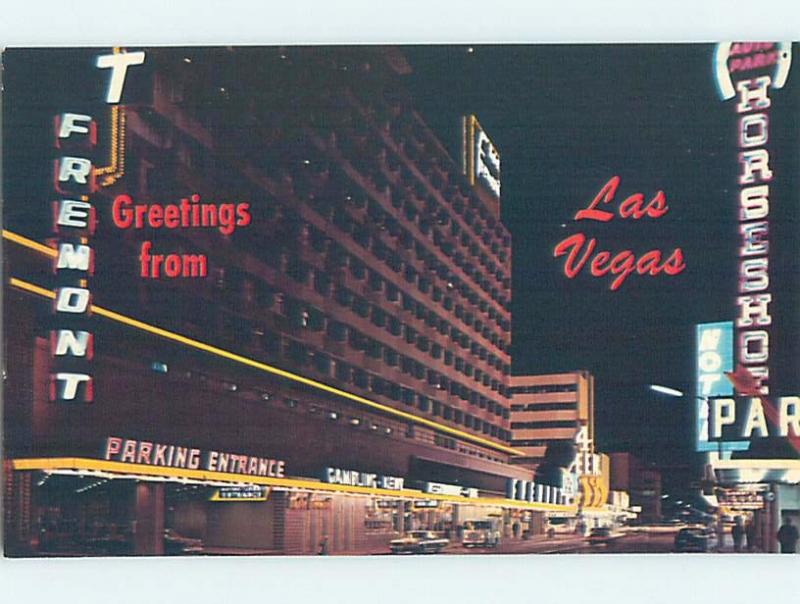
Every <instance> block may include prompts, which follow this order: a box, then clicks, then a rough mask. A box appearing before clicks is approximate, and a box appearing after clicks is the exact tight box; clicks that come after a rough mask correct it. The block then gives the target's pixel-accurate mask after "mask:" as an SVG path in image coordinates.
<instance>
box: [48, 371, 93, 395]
mask: <svg viewBox="0 0 800 604" xmlns="http://www.w3.org/2000/svg"><path fill="white" fill-rule="evenodd" d="M55 378H56V380H57V381H58V382H59V383H60V384H61V385H62V387H61V388H60V391H59V397H58V398H60V399H62V400H65V401H72V400H75V398H76V397H77V396H78V387H79V386H80V385H81V384H83V383H87V384H88V383H89V382H91V380H92V377H91V376H89V375H86V374H85V373H57V374H56V375H55Z"/></svg>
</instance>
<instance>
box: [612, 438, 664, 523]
mask: <svg viewBox="0 0 800 604" xmlns="http://www.w3.org/2000/svg"><path fill="white" fill-rule="evenodd" d="M609 457H610V458H611V489H612V490H615V491H627V492H628V493H629V494H630V503H631V506H641V508H642V511H641V512H640V514H639V519H640V520H641V521H642V522H657V521H659V520H661V472H659V471H658V470H654V469H652V468H648V467H646V466H645V464H644V463H643V462H642V461H641V460H640V459H639V458H638V457H636V456H635V455H632V454H631V453H609Z"/></svg>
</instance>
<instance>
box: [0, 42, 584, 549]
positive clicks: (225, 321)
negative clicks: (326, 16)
mask: <svg viewBox="0 0 800 604" xmlns="http://www.w3.org/2000/svg"><path fill="white" fill-rule="evenodd" d="M49 52H50V53H51V54H50V55H49V56H48V55H47V53H44V54H42V53H39V52H36V51H23V50H20V51H16V52H9V53H8V54H7V55H6V65H5V68H6V79H5V86H6V92H7V99H9V100H8V102H7V103H6V104H5V126H6V139H5V142H6V154H5V155H6V158H7V159H6V161H7V164H6V170H5V172H6V174H7V175H8V176H7V179H6V187H5V197H6V204H5V205H6V214H5V229H6V230H5V231H4V248H5V252H4V257H5V262H6V264H5V275H6V279H5V282H4V287H5V311H4V318H5V333H6V351H5V352H6V359H7V363H6V370H7V379H6V385H5V408H4V421H5V442H4V453H5V460H6V463H5V481H6V483H5V484H6V488H5V496H6V506H5V508H6V518H5V520H6V525H5V526H6V531H5V534H6V548H7V551H8V552H9V553H10V554H12V555H37V554H43V553H59V552H60V553H65V554H66V553H84V554H86V553H90V554H91V553H98V554H104V553H136V554H161V553H165V551H166V552H167V553H169V551H170V550H178V551H187V550H189V549H192V548H193V547H196V548H202V549H203V551H206V552H215V551H216V552H225V553H229V552H246V553H266V552H281V553H316V552H317V551H318V550H319V549H320V548H322V549H324V550H325V551H330V552H332V553H333V552H366V551H370V550H371V549H375V548H378V549H380V548H382V547H386V545H387V544H388V541H389V540H390V539H391V538H392V537H396V536H397V535H398V534H402V533H403V532H405V531H407V530H409V529H411V528H430V529H436V530H440V531H444V532H446V533H447V534H449V535H451V538H455V537H457V535H458V534H459V532H460V530H461V529H462V528H463V526H464V524H465V523H466V522H469V521H470V520H485V519H488V518H493V519H495V520H493V522H496V523H498V524H499V525H500V526H501V527H502V530H503V531H504V533H505V534H506V535H508V536H510V537H515V536H519V535H521V534H523V533H524V532H525V531H526V530H533V529H532V527H533V526H534V525H536V526H542V522H541V515H543V514H568V513H572V511H573V508H572V507H571V506H570V505H565V500H564V499H563V498H561V497H559V496H557V495H556V492H555V490H553V492H552V494H551V495H550V496H549V497H548V499H547V501H541V500H540V501H531V500H530V499H529V500H527V501H520V500H510V499H506V495H505V493H506V485H507V483H508V481H509V480H522V481H531V480H533V474H532V472H531V470H530V468H527V467H525V466H521V465H516V464H513V463H511V461H512V459H514V458H516V457H519V456H520V455H527V454H526V453H525V452H524V451H525V449H523V448H520V447H516V446H515V445H514V444H513V442H512V425H511V422H512V421H513V419H512V418H513V414H512V411H511V399H510V390H509V379H510V367H511V359H510V356H509V347H510V339H511V332H510V330H511V315H510V302H511V237H510V234H509V232H508V230H507V229H506V227H505V226H504V225H503V224H502V222H501V221H500V216H499V210H500V205H499V204H500V200H499V171H495V170H494V169H488V168H486V166H484V169H483V171H482V168H481V162H484V163H485V162H487V161H489V162H496V163H497V167H499V159H498V158H497V157H496V151H495V150H494V148H493V146H492V145H491V142H489V141H488V138H487V137H486V135H485V133H484V132H483V131H482V130H480V126H479V125H478V124H477V120H475V119H474V117H471V116H468V117H467V118H465V120H464V128H465V132H464V138H465V153H464V155H465V157H464V161H463V164H466V165H462V163H461V162H458V161H456V160H454V159H453V158H452V157H451V155H450V154H449V153H448V152H447V151H446V150H445V148H444V147H443V146H442V144H441V143H440V142H439V141H438V140H437V138H436V137H435V136H434V134H433V133H432V131H431V130H430V129H429V128H428V127H427V126H426V124H425V122H424V120H423V119H422V118H421V116H420V115H419V114H418V113H417V112H416V111H415V110H414V108H413V104H412V102H411V99H410V97H409V95H408V93H407V92H406V89H405V85H404V82H403V77H404V75H407V74H408V73H409V70H410V66H409V64H408V63H407V62H406V60H405V59H404V57H403V55H402V53H401V52H399V51H397V50H394V49H376V48H369V47H366V48H358V49H350V48H338V49H331V48H324V49H322V48H317V49H311V48H288V49H287V48H242V49H229V48H219V49H203V50H199V49H198V50H191V49H190V50H187V49H166V48H164V49H154V50H148V51H144V54H143V55H142V59H141V61H139V62H136V61H133V60H131V61H130V62H129V64H128V65H127V67H126V70H125V73H124V75H125V77H124V88H122V89H121V90H122V92H121V93H120V91H119V90H117V92H118V93H120V94H121V99H117V102H116V103H107V102H106V101H107V98H106V86H107V83H108V80H109V76H112V74H111V71H112V70H110V69H106V70H105V71H104V70H102V69H97V67H98V66H99V65H101V63H102V61H106V64H107V65H111V64H112V63H113V61H115V60H117V59H114V58H113V56H115V55H125V54H127V53H129V52H132V51H130V50H129V51H119V50H115V51H114V53H111V52H110V51H100V50H98V49H94V50H79V49H75V50H72V51H49ZM98 55H107V56H112V58H111V59H104V60H98V59H97V56H98ZM137 60H138V59H137ZM53 61H55V67H57V68H58V69H56V68H55V67H54V63H53ZM114 74H116V70H114ZM68 75H69V77H70V78H71V81H72V83H73V86H70V87H69V88H68V89H64V88H63V86H61V87H60V84H61V83H63V81H62V80H63V78H64V77H67V76H68ZM32 76H35V77H32ZM113 79H114V78H113V77H111V80H112V85H111V86H110V87H109V88H108V99H110V98H111V97H112V93H113V92H114V90H113ZM34 82H35V83H36V85H35V86H34ZM48 87H50V88H49V89H50V91H51V92H50V93H48V94H47V95H44V97H43V96H42V95H41V90H42V89H44V88H48ZM56 91H57V93H56ZM76 115H77V116H78V117H75V116H76ZM70 116H71V117H70ZM54 117H56V128H55V132H54V126H53V118H54ZM454 117H456V118H457V116H454ZM81 120H84V121H81ZM89 120H91V125H90V126H89V124H90V121H89ZM65 123H67V124H71V125H72V126H67V127H66V130H65V126H64V124H65ZM76 124H77V126H76ZM81 124H83V125H86V127H85V128H83V129H81V128H80V126H81ZM76 128H78V129H76ZM65 132H66V135H67V137H69V136H70V135H71V134H72V133H73V132H79V133H80V134H84V135H85V136H87V137H88V138H90V139H91V140H90V141H89V142H90V143H91V145H90V146H93V147H95V151H94V153H95V156H94V160H93V168H92V174H91V175H92V178H91V183H90V186H89V188H88V189H87V191H86V193H87V195H84V196H81V197H80V199H81V200H83V201H82V202H78V201H76V200H73V201H71V202H70V203H72V204H73V205H72V206H70V207H73V208H74V207H77V206H75V205H74V204H76V203H88V204H91V206H92V209H91V210H90V211H88V212H87V214H86V215H87V216H91V218H96V224H93V225H92V227H88V228H87V229H86V232H81V233H78V235H79V236H80V237H79V239H80V241H78V239H75V240H74V241H75V245H89V246H91V250H92V263H91V267H90V268H91V270H88V269H87V274H86V277H87V278H85V279H84V278H82V279H78V280H75V281H74V283H73V284H72V285H73V286H74V287H76V288H78V289H80V288H83V289H86V290H87V291H90V293H91V306H90V307H89V308H88V309H87V312H86V313H85V316H81V317H80V318H81V319H82V320H84V321H85V322H84V323H82V327H81V329H84V330H85V331H81V332H76V331H73V332H71V333H73V334H75V333H79V334H82V333H87V334H89V333H90V340H84V342H86V341H90V342H91V343H90V345H89V354H88V355H86V354H84V355H83V357H82V359H80V360H81V361H82V362H83V361H88V365H87V366H88V369H86V368H85V367H84V369H82V370H81V371H85V373H80V374H79V375H81V376H84V375H85V376H86V380H84V381H73V382H70V381H69V379H74V380H78V378H67V377H64V376H65V375H78V374H75V373H72V374H69V371H75V370H74V369H70V368H69V366H67V369H64V367H65V365H64V363H67V365H69V361H70V360H69V359H67V360H64V358H63V357H64V356H65V353H74V352H75V351H76V350H78V351H79V350H80V348H81V347H80V345H79V344H78V340H74V341H71V342H70V341H65V342H66V343H65V344H64V345H63V346H62V345H61V344H62V342H61V340H60V339H59V338H62V337H66V336H65V335H64V334H62V333H61V332H60V331H59V330H60V329H61V328H62V327H70V326H71V325H72V324H70V323H69V321H66V319H64V317H63V316H62V315H59V313H58V312H54V305H53V300H52V298H53V297H56V298H57V301H56V304H55V309H56V311H59V310H63V308H62V304H61V303H60V302H59V301H58V300H60V299H61V295H62V294H63V292H62V291H61V290H60V289H59V288H58V287H59V285H63V283H62V282H60V281H59V275H60V274H61V273H62V272H63V271H62V269H63V268H64V267H63V266H61V260H60V255H61V254H62V251H63V250H62V248H61V247H59V246H60V244H59V241H65V240H68V238H69V236H70V227H71V226H72V225H71V224H69V221H67V223H64V222H63V217H64V216H65V214H64V211H65V210H64V207H65V203H67V202H65V200H64V197H65V194H63V193H62V191H61V190H60V189H59V187H58V186H57V185H58V184H59V182H58V180H56V190H55V191H53V190H52V178H51V177H50V176H49V174H50V171H51V170H52V169H53V168H52V166H53V161H55V162H56V166H57V174H58V166H59V165H60V164H59V162H61V165H63V164H64V162H65V161H72V162H74V161H75V160H74V154H75V153H77V151H76V152H74V153H73V155H71V156H69V158H67V159H66V160H65V157H64V154H65V151H64V149H65V147H66V145H65V144H64V143H65V141H63V140H62V139H61V138H60V137H61V135H63V134H64V133H65ZM54 140H55V143H56V144H55V145H54ZM489 152H491V155H493V157H489V158H488V159H487V157H484V155H487V154H490V153H489ZM71 153H72V152H71ZM70 158H71V159H70ZM75 165H78V164H75ZM490 167H492V168H494V167H495V166H494V164H492V165H491V166H490ZM67 175H68V176H69V171H68V170H67ZM92 185H93V186H92ZM54 199H55V200H56V201H55V207H56V212H55V214H54V213H53V210H52V209H51V205H52V204H51V202H53V200H54ZM59 204H60V205H59ZM59 212H61V213H59ZM74 216H78V214H74ZM91 218H90V219H89V220H90V221H91ZM59 221H61V222H59ZM59 225H60V228H54V227H58V226H59ZM95 226H96V228H93V227H95ZM88 231H91V237H88V236H85V235H88ZM65 238H66V239H65ZM73 249H75V248H73ZM76 262H77V261H76ZM54 265H55V266H56V270H55V272H56V278H55V279H54V276H53V272H54V271H53V267H54ZM76 266H77V264H76ZM87 266H88V265H87ZM67 268H73V267H72V266H69V267H67ZM54 286H55V287H56V289H55V290H54V289H53V288H54ZM62 289H63V288H62ZM79 297H80V296H79V295H78V294H76V298H75V299H79ZM60 320H61V321H66V323H62V324H59V321H60ZM62 331H63V330H62ZM54 334H55V335H54ZM87 337H88V336H87ZM83 352H84V353H85V347H84V349H83ZM92 353H93V354H92ZM66 356H69V355H68V354H66ZM89 359H90V360H89ZM65 371H66V372H67V373H65ZM80 379H81V380H83V378H80ZM576 379H577V380H586V379H588V378H576ZM580 383H581V384H582V383H583V382H580ZM72 386H74V387H75V388H74V389H73V391H71V392H70V389H71V388H72ZM581 388H584V386H581ZM70 394H71V395H72V397H71V398H70V397H69V396H68V395H70ZM65 398H68V399H70V400H64V399H65ZM587 405H588V406H587ZM591 410H592V406H591V403H586V402H585V401H584V402H583V403H581V411H580V413H582V414H583V415H581V416H580V417H581V418H585V419H581V420H580V421H589V418H590V417H591ZM520 421H522V420H520ZM576 421H579V420H578V419H576ZM559 434H560V433H559ZM533 515H539V520H538V521H537V522H534V521H533V520H532V517H533Z"/></svg>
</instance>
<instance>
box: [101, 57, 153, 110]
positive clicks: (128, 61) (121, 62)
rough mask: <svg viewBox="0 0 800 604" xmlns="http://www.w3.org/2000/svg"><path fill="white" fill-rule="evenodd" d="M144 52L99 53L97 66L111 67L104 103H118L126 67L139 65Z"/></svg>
mask: <svg viewBox="0 0 800 604" xmlns="http://www.w3.org/2000/svg"><path fill="white" fill-rule="evenodd" d="M144 57H145V55H144V52H142V51H139V52H122V53H119V54H113V55H101V56H99V57H97V63H96V65H97V67H98V68H99V69H108V68H111V81H110V82H109V84H108V94H107V95H106V103H119V100H120V98H121V97H122V87H123V86H124V84H125V76H126V75H127V73H128V67H130V66H132V65H141V64H142V63H144Z"/></svg>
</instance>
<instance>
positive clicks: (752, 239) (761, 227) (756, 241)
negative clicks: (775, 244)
mask: <svg viewBox="0 0 800 604" xmlns="http://www.w3.org/2000/svg"><path fill="white" fill-rule="evenodd" d="M739 233H741V235H742V247H740V248H739V255H740V256H758V255H761V254H767V253H768V252H769V241H768V240H767V235H768V234H769V226H768V225H767V223H766V221H761V222H751V223H748V224H742V225H739Z"/></svg>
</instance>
